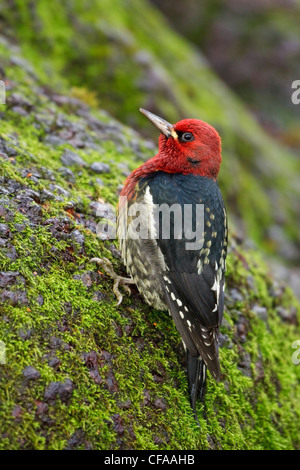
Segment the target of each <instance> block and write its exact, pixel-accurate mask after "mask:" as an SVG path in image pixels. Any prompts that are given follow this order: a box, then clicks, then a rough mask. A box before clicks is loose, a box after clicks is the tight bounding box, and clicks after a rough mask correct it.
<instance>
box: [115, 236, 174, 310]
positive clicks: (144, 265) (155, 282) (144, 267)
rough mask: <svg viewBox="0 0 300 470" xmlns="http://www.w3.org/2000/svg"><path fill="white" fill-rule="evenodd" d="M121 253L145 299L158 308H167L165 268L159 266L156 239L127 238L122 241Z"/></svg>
mask: <svg viewBox="0 0 300 470" xmlns="http://www.w3.org/2000/svg"><path fill="white" fill-rule="evenodd" d="M120 248H121V255H122V258H123V261H124V264H125V266H126V268H127V272H128V274H130V275H131V276H132V279H133V280H134V282H135V284H136V285H137V288H138V290H139V292H140V293H141V294H142V295H143V297H144V299H145V301H146V302H147V303H148V304H150V305H152V306H153V307H154V308H156V309H157V310H167V306H166V303H165V299H164V295H165V294H164V289H163V283H162V276H163V269H162V266H158V263H157V259H158V258H159V256H158V254H157V250H158V247H157V244H156V243H155V240H142V239H136V240H132V239H127V240H126V243H122V241H121V242H120Z"/></svg>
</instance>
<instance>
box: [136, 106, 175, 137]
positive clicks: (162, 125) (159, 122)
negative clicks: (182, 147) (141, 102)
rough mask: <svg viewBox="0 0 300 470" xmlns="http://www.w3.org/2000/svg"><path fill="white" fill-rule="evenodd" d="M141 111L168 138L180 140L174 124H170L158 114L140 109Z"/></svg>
mask: <svg viewBox="0 0 300 470" xmlns="http://www.w3.org/2000/svg"><path fill="white" fill-rule="evenodd" d="M140 111H141V113H142V114H144V116H146V117H147V118H148V119H149V120H150V121H151V122H152V123H153V124H154V125H155V126H156V127H157V129H159V130H160V132H162V133H163V134H164V135H165V136H166V137H168V138H169V137H173V139H176V140H177V139H178V135H177V132H176V131H175V129H174V126H173V124H170V123H169V122H168V121H165V120H164V119H162V118H160V117H159V116H156V114H153V113H150V111H147V110H146V109H143V108H140Z"/></svg>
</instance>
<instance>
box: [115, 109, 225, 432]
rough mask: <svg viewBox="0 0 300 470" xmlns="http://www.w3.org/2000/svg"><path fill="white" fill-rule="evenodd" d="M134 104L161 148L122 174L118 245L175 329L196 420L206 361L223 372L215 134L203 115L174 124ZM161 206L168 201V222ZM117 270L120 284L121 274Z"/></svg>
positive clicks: (221, 217)
mask: <svg viewBox="0 0 300 470" xmlns="http://www.w3.org/2000/svg"><path fill="white" fill-rule="evenodd" d="M140 111H141V112H142V113H143V114H144V115H145V116H146V117H147V118H148V119H149V120H150V121H151V122H152V123H153V124H154V125H155V126H156V127H157V128H158V129H159V131H160V136H159V150H158V153H157V155H156V156H154V157H153V158H151V159H150V160H148V161H147V162H145V163H144V164H142V165H141V166H140V167H139V168H137V169H136V170H134V171H133V172H132V173H131V175H130V176H129V177H128V178H127V179H126V180H125V184H124V187H123V189H122V192H121V194H120V201H119V208H118V223H117V234H118V238H119V243H120V250H121V255H122V258H123V261H124V264H125V266H126V268H127V272H128V273H129V274H130V275H131V279H128V283H135V284H136V285H137V287H138V289H139V291H140V293H141V294H142V295H143V297H144V298H145V301H146V302H147V303H148V304H150V305H152V306H153V307H154V308H156V309H158V310H168V311H169V313H170V315H171V316H172V318H173V320H174V322H175V325H176V327H177V330H178V332H179V334H180V335H181V338H182V341H183V345H184V348H185V351H186V359H187V360H186V364H187V379H188V388H189V398H190V402H191V407H192V410H193V412H194V416H195V418H196V420H197V422H198V424H199V421H198V418H197V413H196V402H197V399H200V400H202V402H204V395H205V389H206V369H208V370H209V371H210V373H211V374H212V376H213V378H214V379H215V380H216V381H219V380H220V373H221V372H220V364H219V351H218V335H219V327H220V325H221V322H222V316H223V308H224V285H225V283H224V275H225V271H226V254H227V232H228V231H227V215H226V210H225V206H224V203H223V199H222V195H221V192H220V189H219V187H218V184H217V176H218V173H219V169H220V164H221V159H222V158H221V139H220V137H219V134H218V133H217V131H216V130H215V129H214V128H213V127H212V126H210V125H209V124H207V123H206V122H203V121H200V120H197V119H185V120H182V121H179V122H177V123H176V124H174V125H172V124H170V123H169V122H167V121H165V120H164V119H162V118H160V117H158V116H156V115H155V114H153V113H151V112H149V111H147V110H145V109H142V108H141V109H140ZM162 208H165V209H166V208H167V209H168V210H165V213H166V214H167V215H169V226H167V227H166V225H167V224H166V218H164V220H163V216H164V211H163V210H162ZM197 208H200V209H201V210H200V209H199V211H198V212H197V210H198V209H197ZM186 213H188V214H189V215H190V218H189V219H188V218H186ZM197 214H198V215H199V214H200V215H199V217H198V218H197ZM186 219H187V220H189V221H190V226H188V225H189V224H188V223H187V222H186ZM198 219H199V220H198ZM197 227H198V228H200V229H201V230H200V232H201V233H200V232H199V236H197ZM167 228H169V231H168V230H167ZM164 229H166V230H164ZM164 232H165V233H164ZM193 235H195V236H194V239H192V236H193ZM117 278H118V279H116V281H122V282H123V283H124V284H126V278H120V277H119V276H117Z"/></svg>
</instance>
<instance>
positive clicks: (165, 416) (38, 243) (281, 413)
mask: <svg viewBox="0 0 300 470" xmlns="http://www.w3.org/2000/svg"><path fill="white" fill-rule="evenodd" d="M21 4H22V6H21ZM45 5H46V4H45V3H44V2H40V3H39V8H38V10H37V12H36V15H37V16H35V26H36V27H37V30H38V31H39V33H40V34H42V35H45V34H49V29H48V28H50V25H51V24H53V23H52V22H53V21H54V19H55V18H56V16H55V15H56V14H55V5H56V3H54V4H53V5H54V6H53V7H52V6H51V9H50V10H49V17H47V18H46V11H48V10H46V6H45ZM51 5H52V4H51ZM74 5H77V8H78V10H77V11H80V12H81V13H82V16H81V17H80V18H81V21H84V20H86V21H88V20H90V17H89V15H91V11H90V10H89V9H86V10H83V6H82V7H81V6H80V5H81V3H80V2H78V3H74ZM97 5H98V4H97ZM99 5H100V4H99ZM132 5H133V6H134V5H135V6H136V5H137V4H135V3H134V2H133V3H132ZM104 6H105V2H104V3H103V7H104ZM18 8H19V9H18V10H16V11H17V14H18V15H20V18H19V19H20V20H21V23H20V34H22V35H24V36H23V38H24V47H25V49H26V44H27V47H29V46H28V44H29V43H30V41H31V40H32V37H31V36H30V35H29V31H28V28H27V29H26V28H25V27H24V25H23V26H22V24H23V22H25V20H26V21H31V20H30V18H29V16H28V15H27V4H26V2H25V3H24V2H19V3H18ZM99 8H100V7H99ZM136 8H137V6H136ZM57 12H59V15H58V16H59V18H58V20H57V21H58V22H62V21H64V22H66V21H67V19H66V15H65V16H64V10H63V8H62V7H60V9H59V10H57ZM10 14H12V13H10ZM57 14H58V13H57ZM107 15H110V16H107V21H108V20H109V19H110V18H111V19H112V21H114V24H115V26H116V27H117V26H118V25H120V24H121V20H122V16H121V15H120V12H118V10H116V11H115V10H114V9H111V8H109V9H108V10H107ZM118 15H120V16H118ZM144 15H145V18H144V17H143V18H144V21H145V23H146V26H147V29H145V31H144V32H142V31H140V32H139V33H136V34H137V37H138V38H139V40H140V41H142V40H143V41H144V44H146V37H147V35H149V34H150V30H151V28H152V27H153V25H154V23H155V22H156V21H160V20H159V17H158V16H156V15H155V14H153V16H151V18H149V19H146V16H147V11H145V13H144ZM39 21H42V24H43V25H44V26H47V28H46V29H43V28H41V23H39ZM122 21H123V20H122ZM127 23H128V24H130V25H132V27H133V19H132V18H131V17H130V15H128V14H126V24H127ZM59 26H60V29H61V27H62V25H61V24H60V25H59ZM100 26H101V25H100ZM100 26H99V28H100V30H101V31H102V33H103V24H102V26H101V27H100ZM135 29H137V27H136V26H135ZM125 30H126V31H127V29H126V28H125ZM121 32H122V29H121ZM69 34H70V30H66V31H64V32H63V33H59V32H57V31H54V33H53V36H51V38H52V41H53V44H52V43H51V41H50V39H51V38H50V36H49V37H48V42H47V41H46V42H45V43H44V45H43V47H45V51H47V52H48V53H49V60H50V61H51V60H54V58H53V57H54V56H55V57H56V58H57V61H58V63H59V64H60V66H61V67H63V65H64V64H65V62H64V60H63V57H64V54H65V53H66V52H67V51H68V48H67V46H66V39H68V35H69ZM25 35H27V36H26V38H25ZM163 37H164V35H163V34H162V32H161V33H160V40H161V41H164V39H163ZM170 38H174V41H173V40H172V41H171V40H170ZM25 39H26V40H28V41H29V42H28V43H26V41H25ZM88 39H89V38H87V39H86V40H87V41H88ZM58 40H60V41H61V43H60V45H59V44H58V42H59V41H58ZM119 40H121V39H119ZM123 40H124V38H123ZM49 41H50V42H49ZM68 47H69V46H68ZM82 47H83V46H82ZM99 47H100V46H99ZM107 47H108V46H107ZM126 47H127V49H128V51H129V52H130V53H133V51H134V50H135V47H134V45H131V44H130V43H128V44H127V46H126ZM168 47H170V49H169V52H167V47H166V48H165V50H164V52H163V57H164V60H167V58H168V55H169V59H168V60H171V59H170V57H174V53H175V51H177V54H178V57H179V58H180V59H181V60H183V59H184V57H185V51H186V50H187V49H186V46H185V45H183V43H182V41H181V40H180V39H176V36H175V35H172V36H169V40H168ZM53 48H54V49H53ZM151 48H152V53H153V54H158V46H157V45H154V44H153V45H152V46H151ZM31 50H32V52H31V54H32V57H33V59H34V55H35V54H36V56H35V58H36V59H37V58H38V57H40V56H39V55H38V53H37V51H35V52H34V48H32V49H31ZM82 50H83V49H82ZM28 51H29V49H28ZM0 52H1V54H2V55H3V67H4V68H5V73H6V74H7V77H8V78H9V79H10V80H13V81H14V85H13V89H12V90H10V91H9V93H8V104H7V108H6V109H5V111H4V113H3V114H2V115H1V138H3V139H4V141H5V143H6V144H8V145H9V146H10V147H12V148H13V149H14V150H15V155H14V156H12V157H11V158H8V159H5V158H4V159H1V167H0V177H1V178H2V179H1V184H2V186H3V189H4V190H5V188H7V187H8V182H9V181H11V182H14V183H15V182H17V183H19V184H20V188H19V190H18V194H14V193H12V194H11V193H9V192H8V194H5V193H4V195H3V199H1V211H0V223H4V224H6V225H7V226H8V228H9V238H7V245H6V246H5V247H4V248H3V249H1V251H0V271H4V272H12V273H16V272H18V273H19V274H18V275H16V282H14V283H13V284H12V285H8V286H7V287H5V289H6V290H7V291H8V293H10V295H11V296H10V297H8V298H6V300H5V301H4V302H3V303H2V305H1V307H0V316H1V323H0V340H1V341H4V343H5V345H6V364H0V370H1V375H0V401H1V409H0V422H1V440H0V448H1V449H8V448H9V449H65V448H77V449H81V448H82V449H90V448H91V449H112V450H113V449H161V450H164V449H179V450H180V449H208V448H216V449H297V448H299V447H300V443H299V414H300V409H299V406H300V405H299V398H298V397H299V396H300V394H299V392H300V390H299V383H300V381H299V373H300V369H299V367H297V366H296V365H294V364H293V363H292V361H291V356H292V352H293V350H292V348H291V345H292V343H293V342H294V341H295V340H296V339H298V338H299V320H298V323H297V318H298V319H299V305H298V302H297V301H296V300H295V298H294V297H293V295H292V293H291V292H290V291H289V290H288V289H286V288H282V289H281V290H280V292H279V293H276V292H275V293H274V289H275V288H274V282H273V280H272V278H271V277H270V275H269V272H268V269H267V267H266V266H265V265H264V263H263V261H262V260H261V259H260V256H259V254H258V253H257V252H256V251H255V250H247V249H246V248H245V247H241V246H239V245H237V244H236V242H235V238H234V234H233V233H232V234H231V238H230V240H231V244H230V247H231V249H230V253H229V256H228V274H227V291H228V293H227V297H226V311H225V319H224V325H223V326H222V329H221V332H222V335H223V339H224V344H223V346H222V348H221V350H220V356H221V364H222V373H223V378H222V381H221V382H220V383H219V384H217V383H215V382H214V381H213V380H212V378H211V377H210V376H209V377H208V390H207V399H206V414H207V418H208V419H207V420H205V419H204V417H203V416H202V411H203V409H202V408H201V405H200V404H199V407H198V411H199V416H200V418H199V419H200V423H201V429H199V428H198V427H197V425H196V423H195V420H194V418H193V415H192V411H191V408H190V405H189V401H188V393H187V381H186V374H185V369H184V364H183V361H184V359H183V357H184V355H183V351H182V348H181V342H180V337H179V335H178V333H177V331H176V328H175V326H174V324H173V322H172V320H171V318H170V317H169V316H168V314H167V313H165V312H158V311H155V310H154V309H151V308H150V307H148V306H147V305H145V303H144V302H143V300H142V299H141V297H140V295H139V294H138V292H137V290H136V289H135V288H133V289H132V295H131V296H125V297H124V300H123V302H122V304H121V305H120V306H118V307H116V305H115V303H116V299H115V297H114V294H113V292H112V281H111V280H110V279H109V278H108V277H107V276H106V275H105V274H103V273H102V272H101V270H100V269H99V267H98V266H96V265H94V264H91V263H89V260H90V259H91V258H92V257H94V256H100V257H101V256H106V257H108V258H109V259H110V260H111V261H112V262H113V264H114V267H115V269H116V270H117V271H118V272H120V273H122V274H124V267H123V266H122V264H121V262H120V260H119V259H118V258H115V257H114V256H113V253H114V249H113V248H112V247H111V241H101V240H100V239H99V238H98V237H97V236H96V234H95V233H94V231H93V229H92V228H93V227H91V226H89V223H90V222H95V223H96V222H98V221H97V219H96V217H95V214H94V212H93V210H92V209H91V208H90V203H91V202H92V201H93V202H95V201H97V200H98V199H99V198H100V200H104V201H105V202H110V203H112V204H113V205H114V206H115V205H116V203H117V190H118V187H119V185H120V184H121V183H122V182H123V180H124V178H125V176H124V174H123V173H122V168H120V166H119V164H120V163H128V166H129V167H130V169H132V168H134V167H135V166H137V165H138V164H139V160H138V157H136V156H135V157H134V158H133V157H132V154H133V153H136V151H135V150H134V149H136V148H138V154H139V156H140V158H141V159H145V158H147V157H148V156H149V150H147V143H146V142H145V141H143V140H142V139H141V138H140V137H138V136H137V135H135V134H134V133H133V132H132V131H130V129H129V128H126V127H124V126H122V125H121V124H119V123H117V122H116V121H114V120H113V119H112V118H111V117H110V116H108V115H107V114H105V112H104V111H101V110H96V109H90V108H89V107H88V106H85V105H84V104H83V103H80V102H78V103H77V105H76V104H75V103H74V102H73V101H72V100H71V98H70V97H69V98H70V99H68V95H67V94H66V95H65V96H64V98H65V100H63V102H59V101H57V100H55V99H54V98H53V97H54V95H55V92H52V91H51V92H49V91H45V88H44V87H43V86H42V85H41V83H44V82H43V81H41V82H39V80H42V78H41V77H42V75H40V72H37V75H38V77H39V79H37V78H36V74H32V73H29V72H28V71H26V68H22V67H19V66H17V65H15V64H14V63H13V61H11V59H10V57H11V55H12V53H11V51H10V49H9V47H8V45H6V46H5V47H3V46H2V45H0ZM102 52H103V50H102ZM50 53H51V54H52V53H53V57H52V58H51V54H50ZM94 53H95V54H96V53H98V52H97V51H94ZM14 54H15V55H16V54H17V52H16V51H14ZM192 57H194V55H193V56H192ZM172 60H173V59H172ZM167 64H171V62H167ZM198 65H199V62H198ZM194 66H195V67H196V65H194ZM201 66H202V67H204V65H203V64H201ZM38 69H39V66H38V67H37V68H36V69H35V70H38ZM57 70H58V69H57ZM193 70H195V69H193ZM55 73H57V71H56V72H55ZM181 73H182V72H181ZM203 73H204V74H205V73H208V74H211V72H207V71H206V69H204V72H203ZM176 74H177V75H178V77H179V75H180V72H179V70H176ZM57 76H58V75H57ZM209 76H210V75H209ZM120 77H123V78H124V75H122V74H121V75H120ZM181 78H182V77H181ZM65 80H67V78H65ZM178 80H179V78H178ZM70 81H71V79H70ZM38 84H39V85H38ZM72 85H73V83H72ZM185 87H186V85H185V84H183V85H181V86H180V88H178V90H180V91H181V90H184V89H185ZM125 88H126V87H125V85H124V89H125ZM33 89H34V90H35V93H34V95H33V93H32V90H33ZM126 89H127V88H126ZM189 90H191V88H190V87H189ZM16 91H18V93H20V95H21V96H22V97H25V98H26V99H27V100H28V101H29V102H30V103H31V104H30V105H29V106H28V107H27V108H26V106H25V105H24V106H25V108H26V111H27V112H26V113H24V116H20V114H18V112H17V110H16V109H14V108H13V107H12V106H11V105H10V96H11V93H13V92H16ZM192 91H193V93H194V94H195V96H196V97H197V96H198V95H196V88H192ZM89 96H90V95H89ZM99 99H100V98H99ZM201 99H202V100H203V101H202V103H203V106H204V105H205V106H207V105H209V104H210V105H212V104H213V97H212V95H208V94H206V95H205V96H203V97H202V98H201ZM227 99H229V98H227ZM165 101H166V100H165ZM92 104H94V103H92ZM126 106H127V105H126ZM169 106H170V105H169ZM189 106H192V105H189ZM237 106H238V105H237ZM193 109H195V108H193V107H191V110H193ZM173 112H174V111H173ZM121 114H122V113H121ZM170 114H171V106H170ZM64 120H66V121H64ZM61 122H68V123H69V124H66V126H65V127H64V126H63V125H62V124H61ZM95 122H96V124H95ZM224 122H225V121H224ZM74 125H76V126H79V129H80V132H82V134H84V136H85V137H86V138H87V143H86V145H85V147H84V148H74V147H72V145H71V144H70V143H68V142H67V139H66V142H65V143H60V144H59V145H57V146H55V145H51V144H49V143H47V141H46V137H47V136H49V135H50V136H52V135H57V132H58V133H59V131H60V130H65V128H67V127H68V126H69V127H71V128H72V126H74ZM250 125H251V126H254V125H253V123H251V122H250ZM253 129H256V127H255V126H254V127H253ZM231 138H232V142H235V139H234V138H233V136H232V135H231V136H229V137H228V139H229V140H230V139H231ZM229 140H228V141H229ZM237 145H238V146H240V147H239V148H245V149H247V148H248V147H247V146H245V147H243V143H242V142H239V143H238V144H237ZM66 149H72V150H73V151H76V153H78V155H79V156H81V157H82V158H83V159H84V161H85V162H86V166H84V167H76V166H74V167H73V168H72V170H73V173H74V176H75V180H74V182H69V181H67V179H65V178H64V177H63V174H62V173H61V172H60V171H59V169H60V168H61V166H62V162H61V156H62V154H63V153H64V151H65V150H66ZM247 151H249V155H251V149H250V148H248V150H247ZM99 160H101V161H103V162H105V163H108V164H109V165H110V166H111V173H109V174H105V175H101V179H103V181H104V183H105V184H104V186H103V187H102V186H99V185H97V184H95V183H96V178H97V175H95V174H94V173H93V172H92V171H91V170H90V168H89V165H90V164H91V163H92V162H93V161H99ZM224 161H225V162H226V159H225V160H224ZM247 164H248V165H250V164H249V161H247ZM234 168H235V169H236V172H237V174H239V168H240V167H239V164H238V163H236V166H234ZM49 170H50V173H49ZM247 172H250V166H249V167H248V168H247ZM35 173H38V174H39V177H38V178H34V174H35ZM227 175H228V173H227ZM52 176H54V183H55V184H56V185H59V186H60V187H61V188H63V189H65V190H67V191H68V192H69V196H68V197H62V199H55V197H53V198H49V199H46V200H45V201H40V200H39V196H36V201H35V202H34V201H33V202H32V204H33V207H34V210H36V209H39V212H38V216H36V215H34V214H32V213H30V212H28V211H29V208H28V206H27V205H26V204H25V203H24V205H23V206H22V205H21V204H19V202H18V201H20V199H18V198H17V197H16V196H22V191H23V194H24V191H25V193H26V191H28V190H29V189H30V190H33V191H36V192H37V193H41V192H42V191H43V190H44V189H46V190H49V186H50V184H51V182H52V180H51V177H52ZM251 181H252V180H251V178H250V175H249V178H248V179H243V178H241V179H240V180H239V182H238V183H236V184H237V185H240V184H241V185H242V187H243V191H245V192H247V193H248V192H250V187H251ZM229 186H230V185H229V184H228V185H227V188H228V191H229ZM255 192H256V197H257V201H260V198H262V193H261V192H258V186H257V185H255ZM53 195H56V192H55V191H54V190H53ZM249 200H250V201H251V204H254V203H256V199H255V196H254V195H253V196H251V197H250V196H249ZM3 201H4V202H3ZM70 201H73V203H72V205H71V210H70V204H68V203H69V202H70ZM237 205H238V207H239V208H240V211H241V212H243V211H245V210H246V208H247V205H246V198H245V199H243V200H240V201H238V204H237ZM260 207H261V211H260V212H259V213H258V214H257V216H256V215H255V214H254V212H255V211H254V210H252V214H253V216H251V220H255V221H256V222H255V223H253V233H254V231H255V227H257V224H267V222H268V220H269V219H268V214H269V206H268V204H267V203H262V204H260ZM21 209H22V210H21ZM79 215H80V216H79ZM255 217H257V218H255ZM50 218H51V219H52V220H50V221H49V219H50ZM54 219H55V220H54ZM62 220H63V222H61V223H62V225H61V226H59V225H58V223H59V221H62ZM16 224H19V225H16ZM20 226H21V227H20ZM263 227H265V226H263ZM75 230H78V231H79V232H80V233H81V234H82V235H83V236H84V242H83V243H82V244H80V243H78V241H77V242H76V238H75V239H74V238H72V234H74V231H75ZM12 253H13V255H12ZM233 290H235V291H237V293H238V295H235V296H234V292H233ZM2 293H3V292H2V291H1V292H0V295H1V294H2ZM21 294H22V295H21ZM257 306H259V307H261V308H264V309H265V310H264V315H265V316H264V317H263V318H260V317H259V315H258V314H257V313H255V312H256V311H257V310H256V309H255V307H257ZM279 306H281V307H282V308H284V309H286V310H287V311H292V309H296V311H297V313H296V314H295V319H294V321H293V322H291V324H289V323H284V322H283V321H282V319H281V318H280V316H279V315H278V307H279ZM247 359H249V366H245V363H247ZM28 366H31V367H34V368H35V369H36V370H37V371H38V372H39V374H40V376H39V378H35V379H26V377H25V376H24V374H23V372H24V369H25V368H26V367H28ZM67 379H70V380H71V382H72V390H71V392H70V395H68V396H67V397H66V396H64V395H63V394H62V395H61V397H59V396H58V395H55V394H54V396H52V398H51V397H50V398H49V397H47V393H46V392H47V390H48V391H49V386H50V385H51V383H52V382H56V383H60V384H64V383H66V382H65V381H66V380H67Z"/></svg>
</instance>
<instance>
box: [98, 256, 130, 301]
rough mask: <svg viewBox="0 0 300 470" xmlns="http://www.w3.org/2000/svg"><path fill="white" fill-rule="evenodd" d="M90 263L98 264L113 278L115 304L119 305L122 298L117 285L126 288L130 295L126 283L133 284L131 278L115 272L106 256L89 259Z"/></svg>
mask: <svg viewBox="0 0 300 470" xmlns="http://www.w3.org/2000/svg"><path fill="white" fill-rule="evenodd" d="M90 263H97V264H99V265H100V266H101V267H102V268H103V270H104V271H105V272H106V274H107V275H108V276H109V277H111V278H112V279H114V287H113V291H114V294H115V296H116V297H117V299H118V302H117V305H120V304H121V303H122V300H123V295H122V294H121V292H120V291H119V285H121V286H122V287H123V288H124V290H126V292H127V293H128V294H129V295H130V294H131V290H130V288H129V287H128V285H127V284H134V281H133V279H130V278H127V277H122V276H119V275H118V274H117V273H115V271H114V268H113V266H112V264H111V262H110V261H109V260H108V259H107V258H92V259H91V260H90Z"/></svg>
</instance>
